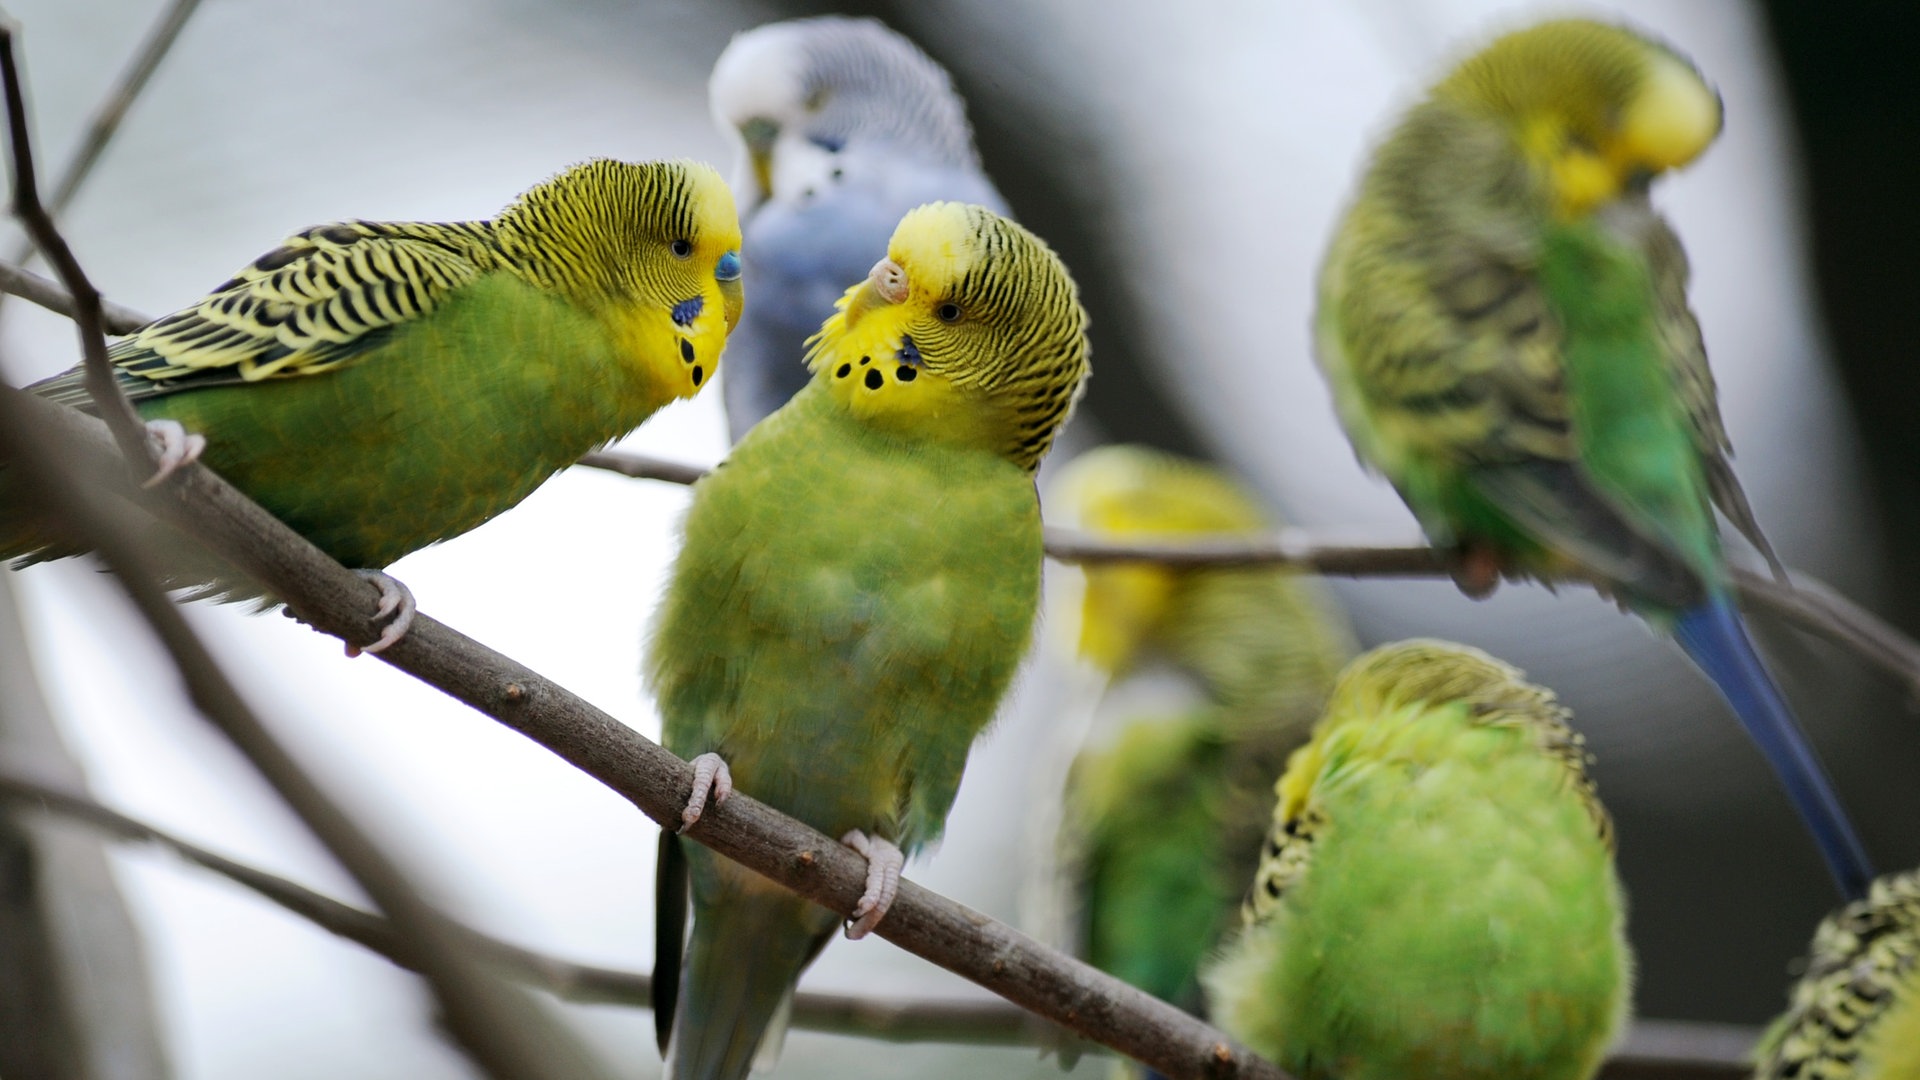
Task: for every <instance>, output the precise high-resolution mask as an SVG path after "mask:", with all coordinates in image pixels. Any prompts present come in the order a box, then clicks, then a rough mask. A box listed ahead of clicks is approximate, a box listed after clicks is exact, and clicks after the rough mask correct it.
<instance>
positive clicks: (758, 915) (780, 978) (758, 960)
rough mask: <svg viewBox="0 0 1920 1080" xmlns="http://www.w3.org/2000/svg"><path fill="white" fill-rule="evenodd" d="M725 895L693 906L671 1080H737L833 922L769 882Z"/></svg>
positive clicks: (824, 912)
mask: <svg viewBox="0 0 1920 1080" xmlns="http://www.w3.org/2000/svg"><path fill="white" fill-rule="evenodd" d="M695 891H696V894H698V892H699V890H698V888H696V890H695ZM729 893H730V895H729V896H728V897H727V902H726V903H721V904H706V903H696V905H695V910H694V917H693V936H692V939H691V941H690V942H689V944H688V948H687V955H686V967H685V975H684V976H683V978H682V981H681V984H680V1000H679V1009H678V1011H677V1014H676V1016H675V1017H674V1023H673V1039H672V1044H671V1045H672V1054H671V1057H670V1060H669V1064H668V1067H667V1075H668V1076H669V1077H671V1078H672V1080H743V1078H744V1077H745V1076H746V1075H747V1073H748V1071H749V1069H750V1068H751V1066H752V1065H753V1063H754V1056H755V1050H756V1049H757V1048H758V1047H759V1046H760V1045H761V1042H762V1040H763V1039H764V1038H765V1037H766V1035H767V1031H768V1028H769V1026H770V1025H771V1024H772V1022H773V1021H774V1020H775V1019H776V1014H778V1013H779V1012H780V1010H781V1004H782V1002H783V1001H784V1000H785V999H786V997H787V995H788V993H789V992H790V991H791V990H792V989H793V984H794V983H795V982H796V981H797V980H798V979H799V978H800V972H801V971H802V970H803V969H804V968H805V967H806V966H807V964H808V963H809V962H811V961H812V960H813V958H814V956H816V955H817V954H818V953H819V951H820V946H821V944H823V943H824V942H825V940H826V938H827V935H829V934H831V933H832V930H833V927H834V926H836V925H838V920H836V919H835V918H834V917H833V914H832V913H831V912H829V911H827V910H826V909H824V908H818V907H814V906H813V905H812V904H809V903H808V902H807V901H805V900H802V899H801V898H799V897H797V896H794V895H792V894H791V893H786V892H784V891H782V890H780V889H779V887H778V886H775V885H773V884H771V883H766V884H761V885H757V886H753V885H750V886H748V887H746V888H742V889H737V890H729Z"/></svg>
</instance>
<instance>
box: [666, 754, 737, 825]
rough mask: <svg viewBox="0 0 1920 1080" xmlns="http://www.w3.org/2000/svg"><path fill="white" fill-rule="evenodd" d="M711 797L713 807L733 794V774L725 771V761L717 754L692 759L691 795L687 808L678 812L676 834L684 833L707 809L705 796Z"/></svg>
mask: <svg viewBox="0 0 1920 1080" xmlns="http://www.w3.org/2000/svg"><path fill="white" fill-rule="evenodd" d="M709 794H711V795H712V796H713V805H715V806H719V805H720V804H721V803H723V802H726V801H727V796H729V795H731V794H733V773H732V772H731V771H729V770H728V769H727V762H726V759H724V758H722V757H721V756H720V755H719V754H701V755H700V756H699V757H697V758H694V759H693V794H691V795H689V796H687V808H686V809H684V810H682V811H680V828H679V829H677V830H675V831H677V832H686V831H687V830H688V829H691V828H693V823H694V822H696V821H699V820H700V815H701V814H702V813H703V812H705V810H706V809H707V796H708V795H709Z"/></svg>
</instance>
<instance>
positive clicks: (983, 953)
mask: <svg viewBox="0 0 1920 1080" xmlns="http://www.w3.org/2000/svg"><path fill="white" fill-rule="evenodd" d="M0 398H3V399H6V403H7V408H6V410H5V411H6V412H7V413H9V414H12V415H11V416H10V417H9V418H8V419H7V420H6V421H4V422H0V431H4V433H6V434H11V433H12V432H14V431H27V430H35V431H37V432H38V433H39V439H40V441H42V442H44V443H45V444H46V445H47V449H48V451H49V452H50V453H49V455H48V456H52V457H57V458H58V460H59V461H60V462H61V463H62V464H63V465H69V466H72V467H84V468H86V469H87V471H88V473H89V476H90V482H89V490H90V492H91V491H100V490H110V491H112V492H113V493H115V494H116V495H118V496H120V497H122V498H126V499H132V500H141V501H143V505H145V506H147V507H148V508H150V509H151V510H153V511H154V512H156V513H158V514H159V515H160V516H161V517H163V518H164V519H166V520H167V521H168V522H170V523H172V524H174V525H176V526H178V527H179V528H181V529H182V530H185V531H187V532H189V533H191V534H193V535H196V536H198V537H199V538H200V539H202V540H203V541H205V542H206V543H207V544H208V545H209V546H210V547H211V548H212V549H213V550H214V551H215V552H216V553H218V554H219V555H220V556H221V557H222V558H224V559H226V560H227V561H228V562H229V563H231V564H233V565H234V566H236V567H238V568H239V569H240V570H242V571H243V572H245V573H246V574H248V575H249V576H250V577H252V578H253V579H254V580H255V581H258V582H260V583H262V584H263V585H264V586H265V587H266V588H267V589H269V590H270V591H271V592H272V594H273V595H275V596H278V597H281V598H282V599H283V600H285V601H286V603H287V604H288V606H289V607H290V608H291V609H292V610H293V611H294V612H295V613H296V614H297V615H298V616H299V617H300V618H302V619H304V620H305V621H307V622H308V623H310V624H312V625H314V626H316V627H318V628H319V629H321V630H323V631H325V632H327V633H330V634H333V635H335V636H337V637H341V638H343V639H345V640H349V641H353V642H355V643H357V644H362V645H364V644H366V643H368V642H371V641H372V640H373V639H374V638H375V637H376V636H377V633H376V631H375V629H374V628H373V626H372V625H371V624H370V616H371V612H372V605H371V604H370V603H369V602H368V599H369V596H370V594H371V591H372V590H371V589H370V588H369V586H368V585H367V583H366V582H365V581H364V580H362V579H361V578H359V577H358V576H356V575H355V574H354V573H353V572H352V571H350V570H347V569H346V568H345V567H343V566H341V565H340V564H339V563H337V562H334V561H333V560H332V559H330V558H328V557H327V556H326V555H325V554H323V553H322V552H321V551H320V550H319V549H318V548H316V547H314V546H313V545H312V544H311V543H309V542H308V541H306V540H305V539H304V538H302V537H301V536H299V535H298V534H296V533H294V532H293V531H292V530H290V529H288V528H287V527H286V526H285V525H283V524H281V523H280V521H279V520H277V519H276V518H274V517H273V516H272V515H271V514H268V513H267V512H266V511H265V510H263V509H261V508H260V507H259V506H258V505H257V504H255V503H253V502H252V501H250V500H248V499H247V498H246V497H245V496H244V495H242V494H240V493H239V492H238V491H236V490H234V489H233V487H232V486H231V485H229V484H227V483H226V482H225V481H224V480H221V479H220V478H219V477H218V476H216V475H214V474H213V473H212V472H211V471H209V470H208V469H206V467H204V466H202V465H200V464H198V463H194V464H190V465H187V466H185V467H183V468H181V469H180V470H179V472H178V473H176V474H175V476H174V479H173V480H172V481H170V482H169V483H168V484H167V485H166V486H165V488H164V489H162V490H156V491H153V492H141V491H139V490H138V489H137V488H135V487H134V486H133V485H132V484H131V483H130V482H129V481H128V478H127V476H126V470H125V468H124V465H123V464H122V460H123V459H121V458H120V457H119V455H117V454H116V453H115V452H114V450H113V448H112V445H111V442H110V440H109V439H108V437H107V434H106V432H105V431H104V430H102V428H101V425H100V423H99V422H98V421H96V420H94V419H93V418H91V417H88V416H85V415H82V414H80V413H78V412H75V411H74V410H72V409H65V408H61V407H60V406H57V405H54V404H52V403H50V402H46V401H43V400H40V399H38V398H33V397H30V396H22V395H18V394H11V393H9V394H0ZM17 441H19V440H9V439H0V454H4V453H6V452H13V453H14V454H15V455H16V456H17V453H18V451H17V448H16V447H11V446H6V445H5V444H6V443H9V442H17ZM379 657H380V659H381V660H382V661H384V662H386V663H389V664H391V665H393V666H395V667H397V668H400V669H402V670H404V671H407V672H410V673H411V674H413V675H414V676H416V677H418V678H419V679H421V680H422V681H424V682H426V683H428V684H429V685H432V686H435V687H438V688H439V689H441V690H443V691H445V692H446V693H448V694H449V695H451V696H453V697H454V698H457V699H458V700H461V701H464V702H466V703H467V704H469V705H472V706H473V707H474V708H476V709H478V710H480V711H481V712H483V713H486V714H487V715H489V716H492V717H493V718H495V719H496V720H499V721H501V722H502V723H504V724H506V725H507V726H508V727H511V728H513V729H514V730H516V731H519V732H520V733H522V734H524V735H526V736H527V737H528V738H530V739H532V740H533V741H535V742H537V743H539V744H540V745H542V746H544V747H546V748H547V749H548V750H551V751H552V752H554V753H555V754H557V755H559V756H560V757H561V758H563V759H565V760H567V761H568V762H571V763H572V764H573V765H574V766H576V767H577V768H579V769H580V770H581V771H583V772H585V773H587V774H588V775H590V776H592V777H594V778H595V779H597V780H599V781H600V782H601V783H603V784H605V785H607V786H608V787H609V788H611V789H612V790H614V791H616V792H618V793H619V794H620V795H622V796H624V797H625V798H627V799H628V800H629V801H631V802H633V803H634V805H636V806H638V807H639V808H640V809H641V810H642V811H644V812H645V813H646V814H647V815H648V816H649V817H651V818H653V819H654V820H655V821H656V822H669V821H671V822H674V823H676V824H677V823H678V820H679V816H680V810H681V807H682V806H683V805H684V804H685V801H686V798H687V795H688V793H689V792H690V791H691V788H692V780H693V774H692V769H691V767H690V766H688V765H687V763H686V762H684V761H682V760H680V759H679V758H677V757H675V756H674V755H673V754H671V753H669V752H667V750H665V749H664V748H663V747H661V746H660V745H658V744H657V743H654V742H653V741H651V740H649V739H647V738H646V737H644V736H642V735H640V734H639V733H638V732H636V731H635V730H634V729H632V728H631V727H628V726H627V725H625V724H622V723H621V722H620V721H618V720H616V719H614V718H613V717H612V716H610V715H608V714H606V713H604V712H602V711H600V710H599V709H597V708H595V707H593V706H592V705H590V704H588V703H587V702H585V701H584V700H582V699H580V698H578V697H576V696H575V695H573V694H571V693H569V692H568V691H566V690H565V689H563V688H562V687H560V686H558V685H557V684H555V683H553V682H550V681H549V680H547V679H545V678H543V677H542V676H540V675H538V674H536V673H535V672H533V671H532V670H530V669H528V668H526V667H525V666H523V665H521V664H519V663H516V662H515V661H513V660H511V659H509V658H507V657H505V656H503V655H501V654H499V653H497V652H494V651H493V650H491V649H488V648H487V647H485V646H483V645H481V644H479V643H478V642H476V641H473V640H472V639H471V638H468V637H466V636H465V635H462V634H460V633H459V632H457V631H455V630H452V629H451V628H449V627H447V626H445V625H444V624H442V623H440V622H438V621H437V620H435V619H433V618H431V617H430V616H427V615H424V614H422V615H419V616H417V617H416V619H415V622H414V624H413V627H412V628H411V629H410V630H409V631H408V633H407V636H406V637H404V638H402V639H400V641H399V642H397V643H396V644H394V645H393V646H392V647H391V648H389V649H387V650H386V651H384V652H382V653H380V654H379ZM689 835H690V836H691V837H692V838H693V839H695V840H697V841H699V842H700V843H703V844H706V845H707V846H708V847H711V848H713V849H714V850H715V851H718V852H719V853H720V854H722V855H724V856H726V857H728V858H731V859H733V860H735V861H736V862H739V863H741V864H743V865H745V866H747V867H749V868H751V869H753V870H756V871H758V872H759V873H761V874H764V875H766V876H767V877H769V878H771V879H772V880H774V881H776V882H779V883H780V884H782V885H784V886H786V887H787V888H790V889H793V890H794V891H795V892H798V893H800V894H801V895H802V896H805V897H807V898H808V899H810V900H813V901H815V902H816V903H819V904H821V905H822V906H824V907H826V908H828V909H830V910H833V911H836V912H838V913H840V914H842V915H845V914H847V913H848V912H850V911H851V910H852V909H853V906H854V904H855V903H856V902H857V901H858V900H859V897H860V895H861V893H862V892H864V891H865V888H866V860H864V859H862V858H861V857H860V856H858V855H857V854H855V853H854V852H852V851H851V850H849V849H847V848H845V847H843V846H842V845H841V844H840V843H839V842H837V841H835V840H832V839H829V838H828V837H826V836H824V835H822V834H820V833H819V832H817V831H816V830H814V829H812V828H809V827H808V826H806V825H803V824H801V823H800V822H798V821H795V820H793V819H792V818H789V817H786V816H785V815H783V814H780V813H779V812H777V811H775V810H773V809H772V808H770V807H767V806H765V805H763V804H761V803H758V802H755V801H754V800H753V799H751V798H749V797H746V796H744V795H742V794H739V793H736V794H735V795H734V796H733V797H732V798H731V799H729V800H727V802H726V804H725V805H724V806H721V807H718V808H713V809H709V810H708V811H707V813H706V815H705V816H703V817H702V818H701V819H700V823H699V824H698V825H696V826H695V827H694V828H693V830H691V832H690V833H689ZM383 906H384V904H383ZM389 911H390V912H391V909H389ZM878 933H879V935H880V936H882V937H885V938H887V939H888V940H890V941H892V942H894V943H895V944H897V945H899V946H901V947H902V948H904V949H906V950H907V951H909V952H912V953H915V954H917V955H919V956H922V957H924V958H926V959H928V960H931V961H932V962H934V963H936V964H939V965H940V966H942V967H944V968H947V969H948V970H950V971H953V972H954V973H956V974H958V975H960V976H962V977H963V978H967V979H971V980H972V981H974V982H976V983H979V984H980V985H982V986H984V987H986V988H987V989H988V990H991V991H993V992H995V993H997V994H1000V995H1001V996H1003V997H1005V998H1007V999H1008V1000H1010V1001H1013V1002H1014V1003H1016V1004H1018V1005H1021V1006H1023V1007H1025V1008H1028V1009H1030V1010H1032V1011H1034V1012H1037V1013H1039V1014H1041V1015H1043V1016H1046V1017H1048V1018H1049V1019H1052V1020H1054V1021H1056V1022H1058V1023H1059V1024H1061V1025H1062V1026H1064V1027H1068V1028H1070V1029H1072V1030H1074V1031H1076V1032H1078V1033H1079V1034H1081V1035H1083V1036H1085V1037H1087V1038H1089V1039H1092V1040H1093V1041H1095V1042H1100V1043H1104V1044H1106V1045H1108V1046H1111V1047H1113V1048H1114V1049H1116V1050H1119V1051H1120V1052H1122V1053H1124V1054H1127V1055H1128V1056H1130V1057H1133V1058H1136V1059H1138V1060H1140V1061H1143V1062H1145V1063H1146V1064H1149V1065H1151V1066H1153V1067H1154V1068H1156V1069H1158V1070H1160V1071H1161V1072H1162V1073H1164V1074H1166V1075H1168V1076H1171V1077H1176V1078H1189V1077H1192V1078H1200V1077H1210V1078H1211V1077H1217V1078H1222V1080H1225V1078H1237V1077H1258V1078H1265V1080H1278V1078H1280V1077H1282V1076H1284V1075H1285V1074H1284V1073H1282V1072H1281V1071H1280V1070H1278V1069H1276V1068H1274V1067H1273V1066H1272V1065H1271V1064H1269V1063H1267V1062H1265V1061H1262V1060H1260V1059H1259V1058H1257V1057H1255V1056H1253V1055H1252V1054H1251V1053H1249V1052H1248V1051H1246V1050H1245V1049H1244V1048H1241V1047H1239V1046H1238V1045H1236V1044H1235V1043H1233V1042H1232V1041H1231V1040H1229V1039H1228V1038H1227V1037H1226V1036H1224V1035H1222V1034H1221V1033H1220V1032H1218V1031H1216V1030H1214V1029H1213V1028H1211V1027H1208V1026H1207V1025H1205V1024H1203V1023H1201V1022H1200V1021H1198V1020H1196V1019H1195V1018H1193V1017H1191V1016H1189V1015H1187V1014H1186V1013H1183V1012H1181V1011H1180V1010H1178V1009H1175V1008H1174V1007H1172V1006H1171V1005H1168V1004H1166V1003H1165V1002H1162V1001H1159V1000H1157V999H1155V998H1153V997H1151V996H1149V995H1147V994H1145V993H1143V992H1141V991H1140V990H1138V989H1135V988H1134V987H1131V986H1128V985H1127V984H1125V983H1122V982H1120V981H1119V980H1117V979H1114V978H1112V977H1111V976H1108V975H1106V974H1104V973H1102V972H1099V971H1096V970H1094V969H1093V968H1090V967H1088V966H1087V965H1085V964H1082V963H1080V962H1079V961H1077V960H1073V959H1071V958H1068V957H1066V956H1063V955H1061V954H1060V953H1058V952H1055V951H1054V950H1051V949H1048V948H1046V947H1044V946H1042V945H1040V944H1039V943H1038V942H1035V941H1033V940H1032V939H1030V938H1028V937H1026V936H1025V935H1023V934H1020V933H1019V932H1017V931H1015V930H1013V929H1012V928H1011V927H1008V926H1006V925H1004V924H1002V923H999V922H996V921H995V920H993V919H990V918H988V917H987V916H985V915H982V914H980V913H979V912H976V911H973V910H971V909H969V908H966V907H964V906H962V905H960V904H956V903H954V902H953V901H951V900H948V899H946V898H944V897H941V896H938V895H936V894H934V893H931V892H929V891H927V890H926V889H923V888H921V887H920V886H918V885H916V884H914V883H912V882H903V883H902V885H901V890H900V895H899V897H898V898H897V899H896V900H895V902H894V906H893V909H892V910H891V911H890V912H889V913H888V915H887V918H886V919H885V921H883V922H882V923H881V924H880V928H879V930H878Z"/></svg>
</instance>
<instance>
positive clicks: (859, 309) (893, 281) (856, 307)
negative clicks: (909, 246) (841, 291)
mask: <svg viewBox="0 0 1920 1080" xmlns="http://www.w3.org/2000/svg"><path fill="white" fill-rule="evenodd" d="M906 298H907V272H906V271H905V270H903V269H901V267H900V264H899V263H897V262H894V261H893V260H892V259H881V260H880V261H879V262H877V263H874V264H873V269H872V270H870V271H868V272H867V280H866V281H865V282H864V283H862V284H861V286H860V288H859V289H858V290H856V291H855V292H854V294H853V299H851V300H849V301H847V313H846V325H847V329H849V330H851V329H853V327H854V325H855V324H857V323H858V322H859V321H860V318H861V316H863V315H865V314H866V313H867V312H868V311H870V310H872V309H874V308H877V307H881V306H884V305H889V304H898V303H901V302H902V301H904V300H906Z"/></svg>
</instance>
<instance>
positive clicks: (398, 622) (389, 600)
mask: <svg viewBox="0 0 1920 1080" xmlns="http://www.w3.org/2000/svg"><path fill="white" fill-rule="evenodd" d="M354 573H356V574H358V575H360V576H361V577H362V578H365V579H366V580H367V581H369V582H371V583H372V584H373V587H374V588H376V589H379V590H380V604H379V606H378V607H376V608H374V609H373V621H374V623H375V624H376V625H377V624H379V623H381V622H385V623H386V624H387V628H386V629H385V630H382V631H381V632H380V637H379V639H378V640H376V641H375V642H374V643H373V644H371V645H368V646H367V647H366V648H364V649H363V648H361V647H360V646H358V645H355V644H354V643H353V642H351V641H349V642H347V656H349V657H355V656H359V655H360V654H361V653H363V652H370V653H377V652H379V651H380V650H382V649H385V648H387V647H388V646H390V645H392V644H393V643H394V642H396V641H399V640H400V639H401V638H403V637H406V636H407V631H408V630H409V629H412V627H413V615H414V612H416V611H418V610H419V605H417V604H415V603H414V600H413V590H411V589H409V588H407V587H406V586H405V585H402V584H401V583H400V582H399V581H398V580H396V579H394V578H391V577H388V576H387V575H386V574H385V573H383V572H381V571H379V570H355V571H354Z"/></svg>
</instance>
